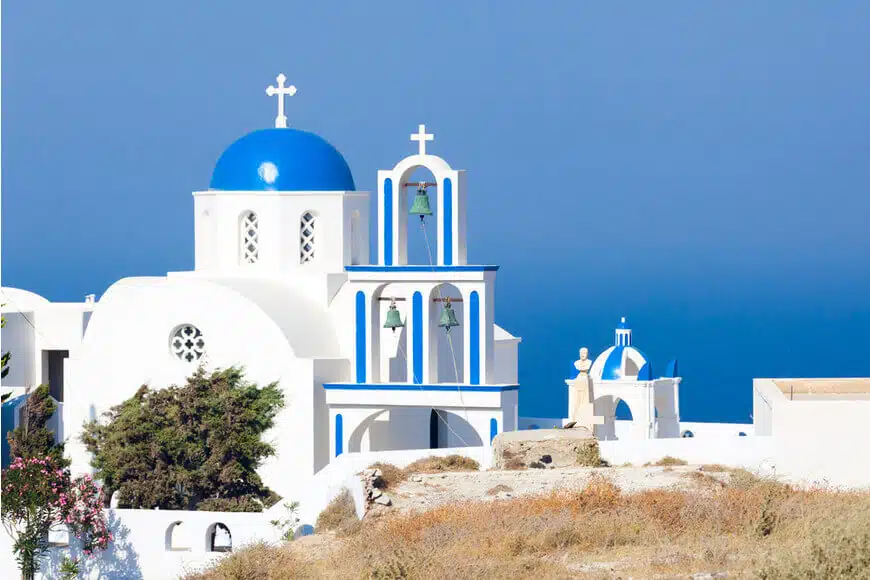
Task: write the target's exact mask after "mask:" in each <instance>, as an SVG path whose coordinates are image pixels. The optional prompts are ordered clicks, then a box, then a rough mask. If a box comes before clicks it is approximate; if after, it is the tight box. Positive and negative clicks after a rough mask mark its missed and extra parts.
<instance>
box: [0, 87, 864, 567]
mask: <svg viewBox="0 0 870 580" xmlns="http://www.w3.org/2000/svg"><path fill="white" fill-rule="evenodd" d="M285 82H286V78H285V77H284V76H283V75H279V76H278V77H277V82H276V84H275V85H273V86H270V87H269V88H268V89H267V90H266V93H267V95H269V96H270V97H277V103H278V115H277V118H276V119H275V123H274V124H275V126H274V127H270V128H266V129H261V130H257V131H254V132H252V133H249V134H247V135H244V136H243V137H241V138H239V139H238V140H237V141H235V142H234V143H232V144H231V145H230V146H229V147H227V149H226V150H225V151H224V152H223V153H222V154H221V155H220V157H219V159H218V160H217V163H216V165H215V167H214V170H213V172H212V175H211V180H210V182H209V184H208V187H207V188H206V189H203V190H201V191H195V192H193V194H192V195H193V211H194V243H195V264H194V269H193V270H192V271H187V272H169V273H167V275H166V276H161V277H136V278H125V279H122V280H120V281H118V282H116V283H115V284H113V285H112V286H111V287H110V288H108V289H107V290H106V291H105V293H103V294H102V295H101V296H100V297H99V299H96V297H95V296H93V295H90V296H88V297H86V298H85V300H84V301H83V302H80V303H52V302H49V301H48V300H46V299H45V298H42V297H40V296H38V295H36V294H33V293H31V292H28V291H25V290H19V289H15V288H2V293H0V302H2V303H3V307H2V311H3V316H4V318H5V320H6V325H5V327H4V328H3V330H2V350H3V351H6V350H8V351H11V353H12V364H11V366H10V370H9V374H8V375H7V376H6V377H5V378H4V379H3V384H2V387H3V393H4V394H7V393H11V394H12V397H11V398H10V399H9V400H7V401H6V402H4V403H3V405H2V431H3V441H2V443H3V453H2V455H3V460H4V466H5V464H6V461H7V460H8V446H7V443H6V433H7V432H8V431H10V430H11V429H13V428H14V427H15V426H16V425H17V424H18V423H19V422H20V416H21V414H20V412H21V410H22V408H23V404H24V401H25V400H26V391H27V390H28V389H30V388H32V387H35V386H37V385H40V384H48V385H49V388H50V392H51V395H52V396H53V397H54V399H55V400H57V401H58V403H59V407H60V409H61V410H60V412H59V413H58V414H57V415H56V416H55V418H54V419H53V424H52V427H53V428H54V429H55V432H56V434H57V437H58V439H62V440H65V441H66V442H67V447H66V449H67V451H68V453H69V455H70V457H71V459H72V469H73V471H74V472H75V473H83V472H90V471H92V468H91V467H90V463H89V462H90V457H89V454H88V453H87V451H86V450H85V448H84V447H83V446H82V444H81V443H80V441H79V435H80V433H81V429H82V425H83V424H84V423H85V422H86V421H89V420H91V419H95V418H98V417H100V415H101V414H102V413H104V412H105V411H107V410H109V409H110V408H111V407H112V406H114V405H117V404H119V403H121V402H123V401H125V400H127V399H129V398H130V397H132V396H133V395H134V394H135V393H136V391H137V390H138V389H139V388H140V387H141V386H142V385H149V386H151V387H153V388H161V387H165V386H168V385H171V384H182V383H184V382H185V380H186V378H187V377H188V376H190V375H191V374H192V373H193V372H194V371H195V370H196V369H197V368H198V367H199V366H203V367H204V368H205V369H206V370H212V369H217V368H227V367H230V366H242V367H244V370H245V375H246V378H247V379H248V380H250V381H253V382H256V383H258V384H268V383H273V382H276V383H277V384H278V385H279V386H280V387H281V388H282V389H283V391H284V394H285V407H284V409H283V410H282V411H281V413H280V414H279V416H278V417H277V418H276V420H275V425H276V426H275V428H274V429H273V430H272V432H271V433H270V434H269V439H270V441H271V442H273V443H274V444H275V446H276V450H277V453H276V455H275V456H273V457H271V458H270V459H269V460H268V462H267V463H266V464H265V465H264V466H263V467H262V468H261V470H260V473H261V476H262V478H263V480H264V482H265V484H266V485H268V486H269V487H270V488H272V489H273V490H275V491H276V492H277V493H278V494H280V495H281V496H283V498H285V499H286V500H289V501H299V502H300V512H299V516H300V523H301V524H311V523H313V522H314V520H315V519H316V516H317V514H318V513H319V512H320V510H322V509H323V508H324V507H325V506H326V505H327V504H328V502H329V501H330V500H331V499H333V498H334V497H335V496H336V495H337V494H339V493H341V490H343V489H349V490H350V491H351V492H352V495H353V497H354V501H355V505H356V506H357V513H358V515H362V510H363V509H364V505H365V499H364V498H363V495H362V494H363V493H364V492H363V489H362V487H361V485H362V484H361V483H360V479H359V477H358V475H357V474H358V473H359V472H360V471H361V470H362V469H364V468H366V467H368V466H369V465H371V464H372V463H374V462H375V461H387V462H390V463H394V464H395V465H397V466H399V467H401V466H403V465H407V464H408V463H410V462H411V461H413V460H415V459H418V458H421V457H425V456H428V455H437V454H447V453H461V454H465V455H467V456H470V457H474V458H475V459H477V460H478V461H479V462H480V464H481V467H482V468H487V467H489V466H490V465H491V459H492V458H491V442H492V440H493V439H494V438H495V437H496V436H497V435H498V434H499V433H502V432H506V431H514V430H517V429H537V428H547V427H565V426H571V425H572V424H577V426H585V427H587V428H589V429H590V430H592V431H594V434H595V435H596V437H597V438H598V439H599V441H600V448H601V454H602V456H603V457H604V458H605V459H606V460H607V461H608V462H610V463H611V464H612V465H622V464H624V463H629V462H630V463H634V464H635V465H642V464H644V463H645V462H649V461H654V460H656V459H657V458H661V457H663V456H665V455H671V456H674V457H679V458H683V459H685V460H687V461H689V462H690V463H699V464H700V463H723V464H726V465H735V466H744V467H747V468H750V469H756V470H762V471H763V470H764V469H774V470H775V469H776V467H777V466H778V467H779V468H780V470H782V469H785V472H787V473H791V474H792V475H794V476H795V477H796V478H799V477H826V478H829V479H830V481H834V482H842V483H843V484H844V485H862V484H867V483H870V468H865V467H863V464H860V465H859V464H858V463H856V462H854V461H847V460H845V457H844V456H843V455H844V454H845V453H849V452H850V451H851V448H850V446H843V445H837V444H835V441H842V440H843V438H846V439H854V440H863V439H866V437H868V436H870V431H868V429H870V427H868V425H870V422H868V421H866V417H868V416H870V381H868V380H866V379H846V380H831V379H827V380H825V381H822V382H819V381H818V380H817V381H813V380H807V379H776V380H774V379H756V382H755V385H754V391H753V394H754V411H753V420H754V425H752V424H716V423H687V422H684V421H681V419H680V412H679V403H680V389H681V388H682V386H683V385H682V378H681V377H680V376H679V374H678V372H677V363H676V359H674V360H672V361H671V362H670V363H669V364H668V365H667V366H666V367H665V371H664V372H663V373H654V372H653V368H652V366H651V363H650V360H649V359H648V358H647V356H646V355H645V354H644V353H643V352H642V351H640V350H639V349H638V348H637V347H636V346H635V344H634V342H633V336H632V329H631V328H630V327H629V326H628V324H627V322H626V321H625V319H622V321H620V322H619V323H618V325H617V328H616V329H615V335H614V341H613V345H612V346H611V347H609V348H608V349H606V350H605V351H604V352H602V353H601V354H600V355H599V356H597V357H596V358H595V359H594V361H593V360H590V359H588V358H587V357H588V349H585V348H583V349H581V351H580V356H579V359H578V360H576V361H574V365H573V370H572V374H571V375H570V376H569V377H567V379H566V381H565V383H566V386H567V387H568V391H569V393H570V395H569V409H568V411H569V413H568V414H569V416H568V417H562V418H531V417H522V418H521V417H519V416H518V411H517V404H518V395H519V384H518V383H519V381H518V373H517V366H518V348H519V343H520V339H519V338H518V337H515V336H513V335H511V334H510V333H509V332H508V331H506V330H504V329H503V328H501V327H500V326H498V325H497V324H496V323H495V320H494V312H495V281H496V274H497V272H498V266H494V265H475V264H469V263H468V261H467V251H466V250H467V215H466V195H467V186H466V175H465V171H464V170H457V169H453V168H452V167H451V166H450V165H449V164H448V163H447V162H446V161H445V160H444V159H442V158H441V157H438V156H437V155H433V154H432V153H430V152H429V151H427V149H428V148H429V147H430V144H431V142H432V141H433V140H434V136H433V135H432V134H429V133H427V132H426V128H425V126H424V125H420V126H419V129H418V131H417V132H416V133H414V134H412V135H411V136H410V138H411V140H412V141H413V142H414V147H415V148H416V151H415V152H414V153H413V154H412V155H409V156H408V157H405V158H404V159H401V160H400V161H399V162H398V163H397V164H396V165H395V166H394V167H392V168H390V169H385V170H380V171H378V176H377V191H376V192H375V194H374V195H375V200H374V201H375V203H374V204H373V206H374V208H375V211H376V215H375V216H372V215H370V207H372V204H370V194H369V192H364V191H357V189H356V185H355V181H354V178H353V175H352V173H351V171H350V168H349V167H348V164H347V163H346V161H345V160H344V158H343V157H342V155H341V153H339V151H338V150H337V149H336V148H335V147H333V146H332V145H331V144H330V143H329V142H327V141H326V140H325V139H324V138H322V137H320V136H318V135H316V134H314V133H310V132H306V131H303V130H299V129H295V128H290V127H288V124H287V117H286V115H285V114H284V99H285V97H287V96H292V95H294V94H295V93H296V89H295V87H293V86H292V85H291V86H286V85H285ZM421 172H422V173H426V174H427V175H429V176H430V177H431V180H427V181H412V179H415V175H419V173H421ZM417 179H419V178H417ZM373 222H374V223H377V248H376V249H374V250H372V249H371V248H370V247H369V232H370V227H371V225H370V224H372V223H373ZM414 239H416V240H417V241H419V242H421V243H424V244H425V246H426V249H427V255H428V256H429V259H428V260H427V261H426V262H425V263H419V264H414V263H410V262H411V260H410V259H409V255H410V253H409V241H411V240H414ZM578 334H579V333H578ZM577 338H578V340H585V339H589V338H592V337H585V336H579V335H578V337H577ZM700 388H703V385H700ZM620 402H622V403H624V404H626V405H627V406H628V408H629V410H630V411H631V415H632V420H630V421H624V420H617V419H616V409H617V406H618V405H619V404H620ZM845 417H848V418H849V420H844V418H845ZM807 425H821V426H822V427H821V428H819V429H807V428H806V426H807ZM572 428H573V427H572ZM828 435H830V436H828ZM796 442H798V443H799V445H798V443H796ZM832 450H835V451H836V450H842V452H840V451H836V452H835V451H832ZM837 453H839V455H837ZM280 508H281V505H276V506H273V508H270V509H269V510H267V511H265V512H263V513H226V512H186V511H171V510H165V511H159V510H126V509H114V510H112V515H113V518H115V519H114V520H113V521H114V522H115V523H113V525H114V526H116V527H115V529H116V531H118V533H117V537H118V538H119V539H118V541H116V542H115V545H113V547H112V548H111V550H110V551H109V552H108V553H106V554H104V555H103V556H101V558H103V563H104V564H105V565H106V566H109V567H111V566H114V567H115V568H113V569H128V568H130V567H131V566H132V567H136V568H137V569H138V571H139V572H140V575H139V576H135V575H134V576H130V577H145V578H163V577H172V576H176V575H177V574H178V573H179V572H180V571H182V570H185V569H187V568H186V566H188V565H192V564H202V563H208V562H209V561H211V560H210V559H213V558H215V557H219V554H220V553H222V552H225V551H226V548H230V549H231V548H232V546H233V545H242V544H244V543H247V542H253V541H258V540H266V541H277V539H278V538H279V537H280V536H279V533H278V532H277V531H276V530H275V529H274V528H273V526H272V525H271V523H270V521H271V520H273V519H274V518H275V517H276V516H279V515H280V512H279V511H277V510H280ZM305 527H306V526H305V525H302V526H300V528H299V529H300V530H302V529H304V528H305ZM219 528H220V529H221V530H223V531H224V532H225V533H224V538H225V541H226V542H228V544H225V545H222V546H220V547H218V546H217V545H216V540H215V538H216V536H217V530H218V529H219ZM308 528H310V526H308ZM122 529H124V530H126V532H124V534H121V533H120V530H122ZM122 538H123V541H121V539H122ZM8 542H9V538H8V537H7V536H6V535H5V534H0V572H5V571H6V569H7V567H8V568H9V570H10V571H12V570H13V568H11V567H12V566H14V562H13V561H12V560H11V551H10V549H9V546H8ZM65 549H68V547H65V545H64V544H63V543H59V544H56V549H54V548H53V550H54V551H53V552H52V558H53V560H52V561H53V562H54V563H55V564H56V563H57V561H58V558H60V557H61V556H62V555H63V554H64V553H65V552H64V551H63V550H65ZM131 554H132V555H134V556H135V558H134V560H135V563H133V564H130V563H129V561H128V560H129V558H130V555H131ZM101 565H102V564H101ZM106 569H110V568H106ZM100 570H101V569H96V572H94V574H92V575H91V577H105V576H100V574H102V572H101V571H100ZM44 577H52V576H51V571H49V572H47V573H45V575H44Z"/></svg>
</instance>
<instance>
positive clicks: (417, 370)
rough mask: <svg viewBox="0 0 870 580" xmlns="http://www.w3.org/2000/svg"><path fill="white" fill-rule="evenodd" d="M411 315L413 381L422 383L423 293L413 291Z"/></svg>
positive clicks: (418, 383) (417, 383)
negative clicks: (412, 329)
mask: <svg viewBox="0 0 870 580" xmlns="http://www.w3.org/2000/svg"><path fill="white" fill-rule="evenodd" d="M411 317H412V325H413V327H414V336H413V338H412V340H413V342H414V345H413V347H412V355H411V356H413V357H414V360H413V364H412V369H413V371H414V376H413V377H412V378H413V382H414V384H416V385H420V384H423V294H421V293H420V292H414V296H413V297H412V299H411Z"/></svg>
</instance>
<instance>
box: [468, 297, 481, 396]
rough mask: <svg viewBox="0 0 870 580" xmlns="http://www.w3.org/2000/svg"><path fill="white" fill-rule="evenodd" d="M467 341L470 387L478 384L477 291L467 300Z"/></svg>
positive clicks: (478, 323) (478, 309) (478, 301)
mask: <svg viewBox="0 0 870 580" xmlns="http://www.w3.org/2000/svg"><path fill="white" fill-rule="evenodd" d="M468 310H469V312H468V335H469V338H468V340H470V341H471V344H470V345H469V351H470V354H469V358H470V363H471V378H470V379H469V381H468V382H469V383H471V384H472V385H479V384H480V295H479V294H478V293H477V290H474V291H473V292H472V293H471V297H470V298H469V308H468Z"/></svg>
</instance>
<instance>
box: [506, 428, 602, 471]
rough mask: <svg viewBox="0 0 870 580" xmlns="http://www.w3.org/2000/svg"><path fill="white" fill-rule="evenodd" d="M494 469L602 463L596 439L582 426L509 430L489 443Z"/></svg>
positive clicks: (547, 467) (584, 465) (576, 465)
mask: <svg viewBox="0 0 870 580" xmlns="http://www.w3.org/2000/svg"><path fill="white" fill-rule="evenodd" d="M492 453H493V462H492V465H493V468H495V469H527V468H532V469H535V468H537V469H556V468H560V467H599V466H601V465H602V461H601V455H600V454H599V451H598V441H597V440H596V439H595V437H593V436H592V434H591V433H589V431H588V430H586V429H584V428H575V429H536V430H529V431H508V432H505V433H501V434H499V435H498V436H497V437H496V438H495V439H494V440H493V442H492Z"/></svg>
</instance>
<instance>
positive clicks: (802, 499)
mask: <svg viewBox="0 0 870 580" xmlns="http://www.w3.org/2000/svg"><path fill="white" fill-rule="evenodd" d="M698 477H701V478H710V479H712V477H711V476H709V475H706V474H703V473H699V474H698ZM726 479H727V480H728V483H726V484H725V485H716V486H714V485H710V486H697V487H695V488H694V489H691V490H679V489H654V490H647V491H641V492H637V493H630V494H626V493H623V492H622V491H621V490H620V489H619V488H618V487H616V486H615V485H614V484H613V483H612V482H610V481H609V480H607V479H606V478H604V477H602V476H600V475H598V476H593V478H592V479H591V480H590V481H589V483H588V485H587V486H586V487H585V488H583V489H581V490H564V489H560V490H558V491H554V492H552V493H547V494H544V495H540V496H534V497H522V498H518V499H512V500H506V501H500V502H494V503H492V502H466V503H454V504H446V505H443V506H440V507H437V508H434V509H431V510H429V511H425V512H421V513H396V514H391V515H389V516H385V517H382V518H379V519H376V520H372V521H367V522H365V523H364V524H363V525H361V526H360V527H359V529H358V530H357V531H356V532H355V533H353V534H351V535H349V536H347V537H345V538H344V539H343V540H341V542H342V543H341V545H340V546H339V547H338V548H337V550H336V551H335V552H333V553H331V555H330V556H329V557H328V558H321V559H319V560H317V561H314V562H310V563H306V564H305V566H304V567H300V565H299V563H298V561H296V560H294V559H293V558H286V556H283V555H280V557H279V554H278V552H280V551H281V550H285V551H288V550H289V551H291V552H292V551H293V550H294V549H295V547H294V544H296V543H297V542H291V543H290V544H288V546H287V547H284V548H274V550H276V556H275V558H274V559H272V558H264V557H260V556H257V557H256V558H254V557H253V556H251V557H250V558H248V559H246V560H243V556H242V554H243V551H239V552H237V553H236V554H234V555H233V557H232V558H237V560H236V561H235V562H234V563H233V565H234V566H241V564H240V562H243V561H244V562H248V561H250V565H251V566H256V568H251V569H249V570H240V571H238V572H237V573H233V574H232V575H231V574H230V573H229V572H227V573H218V572H210V573H209V574H208V575H203V576H198V577H195V578H197V579H198V580H222V579H227V580H229V579H230V578H245V579H247V578H251V579H259V578H263V579H272V578H275V579H277V578H286V577H291V576H292V577H300V578H422V579H428V578H465V577H467V578H483V579H487V578H493V579H494V578H499V579H501V578H526V577H536V578H541V579H546V578H600V577H617V576H618V577H623V578H625V577H634V578H651V577H656V576H658V577H674V576H677V575H679V577H686V576H687V575H689V574H692V573H695V572H728V573H729V574H730V575H732V576H738V577H755V578H761V579H764V580H773V579H791V578H795V579H797V578H810V579H813V578H819V579H822V578H825V579H828V578H830V579H834V580H840V579H846V578H870V494H867V493H845V492H837V491H832V490H826V489H810V490H797V489H793V488H791V487H789V486H787V485H783V484H781V483H777V482H775V481H770V480H765V479H760V478H758V477H755V476H752V475H751V474H748V473H745V472H740V471H739V470H738V471H735V472H732V473H729V474H728V477H727V478H726ZM298 547H299V548H301V547H302V546H298ZM262 549H263V548H260V547H258V548H256V550H257V551H258V553H259V551H261V550H262ZM246 551H247V550H245V551H244V552H246ZM227 561H229V559H228V560H225V561H224V562H227ZM223 566H224V563H221V564H220V566H219V567H218V568H216V569H215V570H218V569H220V568H222V567H223ZM228 566H229V565H228ZM261 566H262V567H261ZM285 568H290V569H292V570H293V572H292V573H287V572H285ZM228 569H229V568H228ZM192 578H193V577H192Z"/></svg>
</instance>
